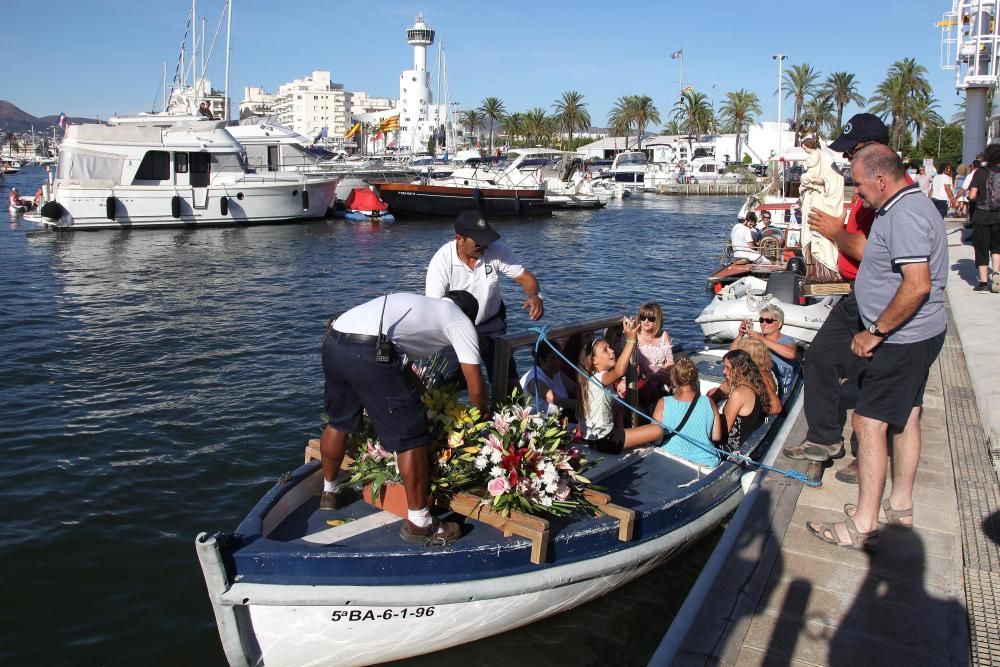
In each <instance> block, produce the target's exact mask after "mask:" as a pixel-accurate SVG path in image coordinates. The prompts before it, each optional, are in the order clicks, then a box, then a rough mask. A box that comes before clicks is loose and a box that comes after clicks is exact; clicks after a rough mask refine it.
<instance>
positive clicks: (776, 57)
mask: <svg viewBox="0 0 1000 667" xmlns="http://www.w3.org/2000/svg"><path fill="white" fill-rule="evenodd" d="M787 57H788V56H786V55H785V54H784V53H775V54H774V55H773V56H771V58H773V59H774V60H777V61H778V157H779V158H780V157H781V134H782V131H781V78H782V74H783V73H784V72H783V69H784V63H783V61H784V60H785V58H787Z"/></svg>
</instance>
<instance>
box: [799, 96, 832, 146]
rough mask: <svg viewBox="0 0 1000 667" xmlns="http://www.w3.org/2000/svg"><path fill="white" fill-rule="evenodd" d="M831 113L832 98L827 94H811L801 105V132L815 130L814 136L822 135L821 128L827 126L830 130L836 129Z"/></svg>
mask: <svg viewBox="0 0 1000 667" xmlns="http://www.w3.org/2000/svg"><path fill="white" fill-rule="evenodd" d="M835 120H836V116H834V114H833V98H832V97H830V96H829V95H824V94H822V93H821V94H819V95H813V96H812V97H811V98H810V99H809V101H808V102H806V103H805V105H804V106H803V107H802V134H806V133H807V132H815V133H816V136H818V137H822V136H823V128H824V127H826V128H829V129H830V132H831V133H833V132H835V131H836V128H835V127H834V121H835Z"/></svg>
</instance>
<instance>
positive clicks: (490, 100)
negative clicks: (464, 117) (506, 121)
mask: <svg viewBox="0 0 1000 667" xmlns="http://www.w3.org/2000/svg"><path fill="white" fill-rule="evenodd" d="M477 111H479V112H480V113H481V114H483V117H484V118H485V120H488V121H489V122H490V152H493V128H494V126H496V124H497V122H498V121H500V120H503V117H504V116H505V115H506V114H507V110H506V109H505V108H504V106H503V102H502V101H501V100H500V99H499V98H496V97H487V98H486V99H485V100H483V101H482V104H480V105H479V109H477Z"/></svg>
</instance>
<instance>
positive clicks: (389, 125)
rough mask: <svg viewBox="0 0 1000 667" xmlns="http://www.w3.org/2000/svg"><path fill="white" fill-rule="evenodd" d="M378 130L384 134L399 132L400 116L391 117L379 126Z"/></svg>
mask: <svg viewBox="0 0 1000 667" xmlns="http://www.w3.org/2000/svg"><path fill="white" fill-rule="evenodd" d="M378 129H380V130H381V131H383V132H395V131H397V130H399V114H396V115H395V116H391V117H389V118H386V119H385V120H383V121H382V122H381V123H380V124H379V126H378Z"/></svg>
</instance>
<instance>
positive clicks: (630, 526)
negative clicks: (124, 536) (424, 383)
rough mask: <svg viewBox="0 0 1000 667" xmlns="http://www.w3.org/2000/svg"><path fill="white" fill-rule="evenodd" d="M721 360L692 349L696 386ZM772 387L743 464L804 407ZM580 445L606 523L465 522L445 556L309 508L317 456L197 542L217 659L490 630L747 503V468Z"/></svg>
mask: <svg viewBox="0 0 1000 667" xmlns="http://www.w3.org/2000/svg"><path fill="white" fill-rule="evenodd" d="M724 352H725V350H709V349H706V348H702V347H699V348H698V350H696V351H693V352H691V354H692V358H693V360H694V361H695V362H696V364H697V366H698V368H699V372H700V374H701V380H702V387H703V389H707V388H709V387H713V386H717V385H718V384H719V383H720V382H721V381H722V355H723V354H724ZM782 382H783V385H784V388H785V391H783V393H782V395H783V396H784V399H783V400H784V401H785V408H786V409H785V410H784V411H783V412H782V413H781V414H779V415H777V416H774V417H768V418H767V419H766V420H765V422H764V423H763V424H762V425H761V426H760V427H759V428H758V429H757V430H756V431H755V432H754V433H753V434H752V435H751V437H750V438H749V440H748V441H747V442H746V443H745V444H744V446H743V448H742V449H741V450H740V452H741V453H742V454H744V455H746V456H748V457H750V458H751V459H753V460H761V458H762V457H763V456H764V455H765V453H766V452H767V451H768V449H769V448H772V447H780V446H781V441H782V439H783V438H784V437H785V434H786V433H787V428H786V426H787V425H788V424H790V422H791V420H788V419H786V415H788V414H789V412H791V413H792V414H794V413H795V410H791V411H790V410H789V408H790V407H791V406H792V405H793V403H797V402H799V401H801V397H800V396H801V392H800V391H799V390H800V385H801V381H800V376H799V375H798V370H796V371H794V373H793V374H792V375H790V376H788V377H787V378H783V379H782ZM796 410H797V408H796ZM583 449H584V455H585V456H587V457H589V458H590V457H592V458H600V457H602V456H603V457H604V458H603V460H602V461H601V462H600V463H599V464H598V466H597V467H596V468H593V469H592V470H589V471H587V477H588V479H590V480H592V481H593V482H594V483H596V484H599V485H601V486H602V487H604V488H605V489H606V492H607V494H608V495H609V496H610V501H611V502H610V503H609V504H608V505H605V506H604V507H606V508H607V509H606V511H605V512H600V513H598V516H594V515H591V514H589V513H587V514H583V515H569V516H564V517H546V520H544V521H543V520H542V519H541V518H539V517H531V519H532V520H533V521H536V522H539V521H540V522H542V526H541V527H539V528H538V529H537V532H535V533H533V536H532V537H531V538H530V539H529V537H523V536H521V535H522V534H523V533H520V532H515V531H513V530H508V529H509V528H510V524H506V523H504V522H503V521H502V520H501V521H499V522H493V523H491V522H489V521H486V520H480V519H477V518H474V517H476V516H477V515H476V513H475V512H474V511H473V512H466V513H464V514H465V515H466V518H464V531H463V532H464V535H463V537H462V538H461V539H460V540H458V541H456V542H454V543H453V544H451V545H449V546H447V547H443V548H429V547H427V546H424V545H422V544H409V543H404V542H403V541H401V540H400V538H399V536H398V533H399V527H400V523H399V522H400V521H401V519H400V518H399V517H398V516H396V515H393V514H390V513H389V512H385V511H379V510H377V509H376V508H374V507H372V506H370V505H368V504H365V503H363V502H361V501H356V502H354V503H351V504H348V505H346V506H345V507H342V508H341V509H338V510H331V511H320V510H319V495H320V491H321V490H322V470H321V468H320V465H319V462H318V461H315V460H311V461H308V462H307V463H306V464H305V465H302V466H300V467H299V468H297V469H296V470H294V471H292V472H291V473H288V474H286V475H285V476H283V477H282V478H281V479H280V480H279V482H278V483H277V484H276V485H275V486H274V487H273V488H272V489H270V490H269V491H268V492H267V493H266V494H265V495H264V497H263V498H262V499H261V500H260V501H259V502H258V503H257V504H256V506H255V507H254V508H253V509H252V510H251V511H250V513H249V514H248V515H247V516H246V518H245V519H243V521H242V522H241V523H240V524H239V526H238V527H237V528H236V530H235V531H233V532H231V533H213V534H209V533H201V534H200V535H198V536H197V538H196V540H195V546H196V550H197V553H198V558H199V561H200V563H201V567H202V571H203V573H204V577H205V581H206V584H207V588H208V595H209V599H210V601H211V605H212V609H213V611H214V614H215V621H216V625H217V627H218V631H219V635H220V638H221V640H222V645H223V648H224V651H225V654H226V657H227V660H228V661H229V663H230V664H231V665H268V666H286V665H287V666H289V667H292V666H296V667H297V666H299V665H313V666H322V665H367V664H373V663H381V662H387V661H391V660H399V659H403V658H406V657H410V656H415V655H420V654H424V653H430V652H433V651H438V650H441V649H444V648H447V647H450V646H455V645H458V644H462V643H466V642H471V641H474V640H477V639H480V638H483V637H487V636H490V635H495V634H499V633H502V632H505V631H507V630H511V629H513V628H517V627H520V626H523V625H527V624H529V623H532V622H534V621H538V620H540V619H543V618H546V617H548V616H551V615H553V614H556V613H559V612H563V611H566V610H569V609H573V608H574V607H576V606H578V605H581V604H583V603H585V602H588V601H590V600H593V599H595V598H598V597H600V596H602V595H605V594H607V593H609V592H610V591H612V590H614V589H616V588H618V587H620V586H622V585H624V584H626V583H627V582H629V581H632V580H634V579H635V578H637V577H639V576H641V575H643V574H644V573H646V572H649V571H650V570H652V569H653V568H655V567H657V566H658V565H660V564H662V563H664V562H665V561H667V560H668V559H670V558H672V557H673V556H675V555H676V554H678V553H680V552H681V551H683V550H684V549H685V548H687V547H689V546H691V545H692V544H694V543H695V542H696V541H697V540H699V539H700V538H702V537H703V536H705V535H706V534H708V533H709V532H710V531H712V530H714V529H715V528H716V527H717V526H718V525H719V524H720V523H721V522H722V521H724V520H725V518H726V517H727V516H728V515H729V514H730V513H731V512H732V511H733V510H734V509H735V508H736V507H737V505H738V504H739V502H740V501H741V500H742V498H743V491H742V488H741V477H742V476H743V475H744V474H745V473H746V470H747V469H746V464H745V463H742V462H734V461H732V460H728V459H723V461H722V463H720V464H719V465H717V466H716V467H714V468H704V467H701V466H698V465H695V464H693V463H690V462H688V461H686V460H684V459H681V458H678V457H675V456H673V455H671V454H669V453H666V452H664V451H663V450H662V449H660V448H658V447H656V448H652V447H651V448H645V449H634V450H628V451H626V452H625V453H622V454H620V455H610V454H605V455H602V454H599V453H596V452H593V451H589V450H587V449H586V448H583ZM309 457H310V455H309V454H307V459H308V458H309ZM451 507H452V508H454V507H455V503H454V502H452V504H451ZM480 516H481V515H480ZM459 518H460V519H461V518H462V517H459ZM498 525H499V529H498V528H497V527H495V526H498ZM542 528H544V530H542ZM505 530H506V531H507V534H506V536H505V532H504V531H505ZM539 540H543V544H544V546H545V548H544V549H539V548H538V543H539ZM533 561H535V562H533Z"/></svg>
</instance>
